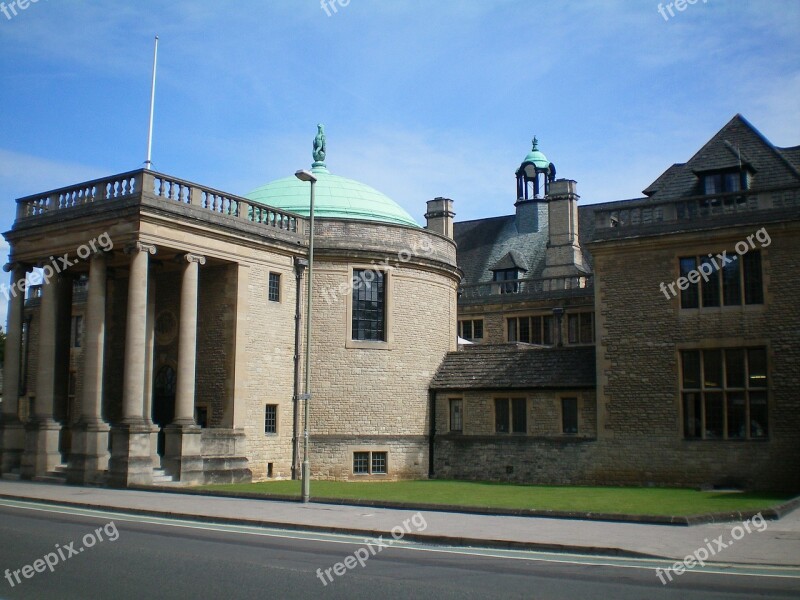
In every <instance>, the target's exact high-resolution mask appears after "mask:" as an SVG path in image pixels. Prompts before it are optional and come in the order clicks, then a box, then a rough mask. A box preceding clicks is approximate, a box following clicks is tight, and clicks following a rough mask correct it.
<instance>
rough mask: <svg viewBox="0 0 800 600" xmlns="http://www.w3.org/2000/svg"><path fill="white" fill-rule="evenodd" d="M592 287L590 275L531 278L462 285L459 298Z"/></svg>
mask: <svg viewBox="0 0 800 600" xmlns="http://www.w3.org/2000/svg"><path fill="white" fill-rule="evenodd" d="M592 287H593V278H592V275H589V274H587V275H580V276H570V277H530V278H526V279H506V280H504V281H492V282H486V283H472V284H466V285H462V286H461V287H460V288H459V298H460V299H462V300H470V299H475V298H487V297H490V296H502V295H508V296H521V295H535V294H544V293H550V292H563V291H567V290H590V289H592Z"/></svg>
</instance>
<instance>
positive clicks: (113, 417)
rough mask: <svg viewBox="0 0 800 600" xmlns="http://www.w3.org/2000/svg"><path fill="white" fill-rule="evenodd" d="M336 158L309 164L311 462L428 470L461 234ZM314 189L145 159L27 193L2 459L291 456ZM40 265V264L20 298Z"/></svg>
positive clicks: (230, 465) (142, 464) (89, 472)
mask: <svg viewBox="0 0 800 600" xmlns="http://www.w3.org/2000/svg"><path fill="white" fill-rule="evenodd" d="M323 145H324V138H323ZM323 158H324V155H322V156H320V155H319V154H318V155H317V156H316V159H317V160H316V162H315V163H314V166H313V168H312V169H311V173H312V176H313V177H314V178H315V180H316V183H315V186H316V197H317V203H316V207H315V222H316V231H315V235H314V239H315V257H314V285H313V290H314V292H313V294H314V297H313V305H314V309H313V317H314V318H313V320H312V322H313V329H312V344H311V374H312V388H311V389H312V394H311V400H310V404H309V410H310V417H309V431H310V433H311V436H310V441H311V447H310V454H311V456H312V469H313V476H314V477H316V478H334V477H335V478H344V479H346V478H350V477H356V476H358V477H366V478H369V479H386V478H390V479H397V478H409V477H415V478H419V477H425V476H427V474H428V472H429V433H430V424H429V419H428V402H429V392H428V387H429V385H430V381H431V378H432V377H433V374H434V373H435V371H436V369H437V368H438V366H439V365H440V363H441V360H442V358H443V356H444V355H445V353H446V352H448V351H450V350H454V349H455V343H456V310H457V307H456V303H457V300H456V289H457V286H458V283H459V281H460V275H459V272H458V269H457V267H456V263H455V244H454V242H453V241H452V239H451V238H448V237H446V236H443V235H439V234H436V233H433V232H431V231H427V230H425V229H423V228H421V227H420V226H419V225H417V224H416V223H415V222H414V221H413V219H412V218H411V217H410V216H408V214H407V213H406V212H405V211H404V210H403V209H402V208H400V207H399V206H398V205H397V204H396V203H394V202H393V201H392V200H390V199H389V198H387V197H386V196H384V195H383V194H380V193H379V192H377V191H376V190H374V189H372V188H369V187H368V186H365V185H363V184H360V183H358V182H355V181H352V180H349V179H345V178H343V177H338V176H336V175H332V174H330V173H329V172H328V170H327V168H326V166H325V164H324V162H322V160H323ZM309 192H310V189H309V183H308V182H306V181H300V180H299V179H297V178H295V177H290V178H288V179H283V180H279V181H277V182H273V183H271V184H268V185H266V186H264V187H262V188H259V189H257V190H255V191H254V192H252V193H251V194H249V195H248V196H247V197H241V196H235V195H232V194H228V193H225V192H221V191H218V190H213V189H210V188H208V187H205V186H201V185H198V184H194V183H190V182H187V181H183V180H180V179H177V178H175V177H170V176H167V175H164V174H161V173H156V172H153V171H149V170H139V171H133V172H130V173H124V174H121V175H116V176H113V177H108V178H103V179H99V180H96V181H90V182H86V183H81V184H79V185H75V186H70V187H67V188H63V189H59V190H54V191H50V192H45V193H42V194H37V195H35V196H30V197H26V198H21V199H19V200H18V201H17V207H18V212H17V219H16V221H15V223H14V226H13V229H12V230H11V231H9V232H7V233H6V234H5V237H6V239H7V240H8V242H9V244H10V246H11V250H10V264H9V266H8V267H7V268H8V269H9V270H10V271H11V273H12V277H11V281H12V287H11V288H7V290H6V291H7V292H9V294H8V295H9V327H8V338H7V345H6V352H7V354H6V362H5V371H4V373H5V377H6V385H5V397H4V402H3V403H2V411H3V412H2V421H0V435H2V443H1V444H0V469H1V470H2V472H3V473H4V474H11V475H20V476H22V477H23V478H35V477H46V476H52V475H53V474H54V473H58V472H59V471H61V472H62V473H65V474H66V478H67V480H69V481H73V482H81V483H94V482H107V483H109V484H111V485H132V484H150V483H153V482H159V481H164V480H172V481H178V482H181V483H201V482H212V481H213V482H216V481H243V480H249V479H251V478H252V479H256V480H262V479H267V478H270V477H274V478H288V477H292V476H297V475H298V471H297V470H298V467H299V461H300V456H299V446H300V444H299V440H300V437H301V435H302V431H303V423H302V411H301V410H299V408H300V405H301V404H302V402H301V400H300V398H301V394H302V393H303V391H304V390H302V389H301V386H300V382H301V381H302V377H303V372H302V368H303V365H302V362H301V361H300V360H299V357H300V356H302V353H303V350H304V348H303V343H304V337H303V335H302V333H301V332H302V328H301V323H303V322H304V321H305V319H306V318H307V315H305V314H304V308H305V298H304V285H305V283H304V281H305V279H304V278H305V276H306V275H305V273H306V271H307V268H306V267H307V264H308V260H307V259H308V241H309V218H308V214H309V201H308V199H309V197H310V193H309ZM298 201H299V202H298ZM288 209H291V210H288ZM55 257H63V260H64V261H67V262H63V261H62V260H61V259H60V258H55ZM68 263H70V264H68ZM34 267H40V268H42V269H43V272H44V276H45V283H44V284H43V285H41V286H38V287H36V288H35V289H33V290H30V291H29V292H28V299H27V302H26V301H25V300H24V295H25V290H24V288H25V285H24V279H25V275H26V273H28V272H29V271H30V270H31V269H32V268H34ZM20 281H21V282H22V283H18V282H20ZM421 349H424V351H421Z"/></svg>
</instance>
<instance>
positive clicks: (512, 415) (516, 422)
mask: <svg viewBox="0 0 800 600" xmlns="http://www.w3.org/2000/svg"><path fill="white" fill-rule="evenodd" d="M494 430H495V432H497V433H509V432H510V433H525V432H527V431H528V409H527V402H526V400H525V398H495V400H494Z"/></svg>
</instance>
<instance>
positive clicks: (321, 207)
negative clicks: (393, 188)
mask: <svg viewBox="0 0 800 600" xmlns="http://www.w3.org/2000/svg"><path fill="white" fill-rule="evenodd" d="M324 135H325V134H324V132H323V131H322V126H320V133H318V134H317V138H316V139H315V140H314V159H315V160H314V163H313V165H312V168H311V172H312V173H313V174H314V176H315V177H316V178H317V182H316V184H314V216H315V217H327V218H332V219H363V220H367V221H380V222H383V223H396V224H398V225H408V226H411V227H419V224H418V223H417V222H416V221H414V219H413V218H412V217H411V215H409V214H408V213H407V212H406V211H405V210H404V209H403V208H402V207H401V206H400V205H399V204H397V203H396V202H395V201H394V200H392V199H391V198H389V197H388V196H386V195H384V194H382V193H381V192H379V191H378V190H376V189H374V188H372V187H370V186H368V185H366V184H364V183H360V182H358V181H354V180H352V179H347V178H345V177H340V176H338V175H333V174H331V173H330V172H329V171H328V169H327V167H326V166H325V163H324V162H322V160H324V157H325V137H324ZM245 197H246V198H247V199H248V200H253V201H255V202H260V203H262V204H266V205H268V206H273V207H275V208H279V209H283V210H288V211H292V212H296V213H298V214H301V215H303V216H308V214H309V203H310V190H309V184H308V183H307V182H305V181H300V180H299V179H297V178H296V177H295V176H292V177H284V178H283V179H277V180H275V181H272V182H270V183H268V184H266V185H263V186H261V187H259V188H256V189H254V190H253V191H251V192H249V193H247V194H245Z"/></svg>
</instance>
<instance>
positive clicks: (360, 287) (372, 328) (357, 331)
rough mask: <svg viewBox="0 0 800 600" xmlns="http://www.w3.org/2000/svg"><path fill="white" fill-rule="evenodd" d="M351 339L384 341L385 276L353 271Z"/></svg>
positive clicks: (363, 270)
mask: <svg viewBox="0 0 800 600" xmlns="http://www.w3.org/2000/svg"><path fill="white" fill-rule="evenodd" d="M352 327H353V339H354V340H365V341H385V340H386V332H385V329H386V290H385V274H384V273H383V272H381V271H373V270H371V269H354V270H353V323H352Z"/></svg>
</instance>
